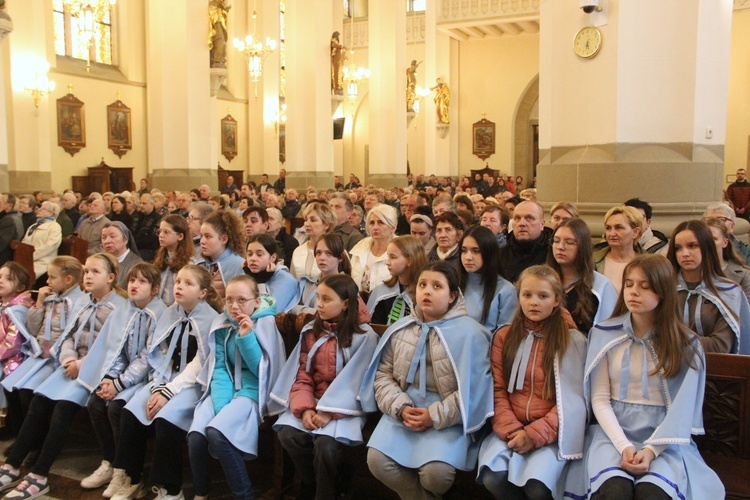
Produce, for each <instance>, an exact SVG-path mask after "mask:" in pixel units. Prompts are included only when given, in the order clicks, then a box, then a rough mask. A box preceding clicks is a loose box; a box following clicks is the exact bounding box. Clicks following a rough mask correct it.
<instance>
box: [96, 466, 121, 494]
mask: <svg viewBox="0 0 750 500" xmlns="http://www.w3.org/2000/svg"><path fill="white" fill-rule="evenodd" d="M112 471H113V472H112V480H111V481H110V482H109V486H107V489H106V490H104V493H102V496H103V497H104V498H112V497H113V496H114V495H115V493H117V492H118V491H119V490H120V488H122V485H123V484H125V477H126V476H127V475H126V474H125V469H112Z"/></svg>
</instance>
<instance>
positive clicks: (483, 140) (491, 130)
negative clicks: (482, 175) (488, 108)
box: [471, 118, 495, 160]
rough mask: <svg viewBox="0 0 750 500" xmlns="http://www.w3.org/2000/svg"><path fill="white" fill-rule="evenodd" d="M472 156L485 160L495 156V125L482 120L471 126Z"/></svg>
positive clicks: (484, 119)
mask: <svg viewBox="0 0 750 500" xmlns="http://www.w3.org/2000/svg"><path fill="white" fill-rule="evenodd" d="M471 136H472V141H473V142H472V143H473V154H474V155H475V156H477V157H479V158H480V159H482V160H486V159H487V158H489V157H490V156H492V155H494V154H495V124H494V123H493V122H491V121H489V120H487V119H486V118H482V119H481V120H479V121H478V122H476V123H474V124H473V125H472V134H471Z"/></svg>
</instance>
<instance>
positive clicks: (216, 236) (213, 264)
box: [198, 210, 245, 297]
mask: <svg viewBox="0 0 750 500" xmlns="http://www.w3.org/2000/svg"><path fill="white" fill-rule="evenodd" d="M243 231H244V228H243V226H242V221H241V220H240V218H239V217H237V214H235V213H234V212H232V211H231V210H230V211H227V212H212V213H211V214H209V215H208V216H207V217H206V218H205V219H204V220H203V224H201V258H202V259H203V260H201V261H200V262H198V264H199V265H201V266H203V267H204V268H206V269H208V271H209V272H210V273H211V285H213V287H214V288H215V289H216V291H217V292H218V293H219V296H221V297H224V290H225V289H226V286H227V283H229V280H230V279H232V278H234V277H235V276H238V275H240V274H242V265H243V263H244V262H245V259H243V258H242V257H241V255H243V254H244V253H245V248H244V247H243V245H242V240H243V237H242V234H243Z"/></svg>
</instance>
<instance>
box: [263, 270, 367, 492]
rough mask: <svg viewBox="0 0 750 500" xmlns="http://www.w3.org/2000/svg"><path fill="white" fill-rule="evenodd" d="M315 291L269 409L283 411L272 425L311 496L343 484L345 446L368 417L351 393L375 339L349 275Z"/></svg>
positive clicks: (335, 277) (328, 280)
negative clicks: (310, 316)
mask: <svg viewBox="0 0 750 500" xmlns="http://www.w3.org/2000/svg"><path fill="white" fill-rule="evenodd" d="M318 296H319V299H320V300H319V302H318V313H317V315H316V318H315V320H314V321H313V322H311V323H309V324H307V325H306V326H305V327H304V328H303V329H302V332H301V334H300V340H299V342H298V343H297V346H296V347H295V349H294V351H293V352H292V355H291V356H290V357H289V360H288V361H287V363H286V365H284V370H283V371H282V374H281V376H280V377H279V380H278V381H277V383H276V385H275V386H274V389H273V392H272V393H271V399H272V401H271V403H270V404H269V406H270V407H271V408H272V410H273V411H284V413H283V414H282V415H281V416H280V417H279V419H278V420H277V421H276V424H275V425H274V427H273V428H274V430H275V431H276V432H278V433H279V440H280V441H281V445H282V446H283V447H284V449H286V451H287V452H288V453H289V456H290V457H291V458H292V461H293V462H294V465H295V467H296V468H297V471H298V472H299V473H300V476H301V477H302V483H303V488H304V489H305V490H306V491H310V492H312V490H313V489H315V492H316V495H315V496H316V498H335V497H336V496H337V495H339V494H341V493H343V491H342V490H344V489H345V488H342V485H341V483H342V482H343V481H342V479H344V476H343V474H342V473H341V465H342V463H341V458H342V451H343V447H344V446H353V445H358V444H361V443H362V427H363V426H364V423H365V418H366V415H365V412H364V411H363V410H362V407H361V405H360V403H359V401H358V400H357V392H358V390H359V387H360V385H361V383H362V378H363V376H364V373H365V369H366V368H367V365H368V364H369V362H370V359H371V358H372V354H373V352H374V351H375V346H376V345H377V342H378V337H377V334H376V333H375V332H374V331H373V330H372V328H370V327H369V326H367V325H366V324H362V319H361V317H360V312H359V305H358V304H359V289H358V288H357V285H356V284H355V283H354V280H353V279H352V278H351V277H349V276H347V275H345V274H335V275H333V276H329V277H326V278H323V280H322V281H321V282H320V284H319V285H318ZM313 457H315V458H314V459H313ZM313 485H315V486H313Z"/></svg>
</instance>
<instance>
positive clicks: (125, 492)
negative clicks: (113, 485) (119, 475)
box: [112, 475, 146, 500]
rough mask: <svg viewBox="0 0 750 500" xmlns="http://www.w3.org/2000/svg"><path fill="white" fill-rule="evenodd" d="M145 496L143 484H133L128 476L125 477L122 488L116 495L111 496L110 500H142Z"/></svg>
mask: <svg viewBox="0 0 750 500" xmlns="http://www.w3.org/2000/svg"><path fill="white" fill-rule="evenodd" d="M145 496H146V488H145V487H144V486H143V483H138V484H133V483H132V482H131V480H130V476H128V475H125V479H124V480H123V482H122V486H121V487H120V489H119V490H117V493H115V494H114V495H112V500H130V499H132V498H143V497H145Z"/></svg>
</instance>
